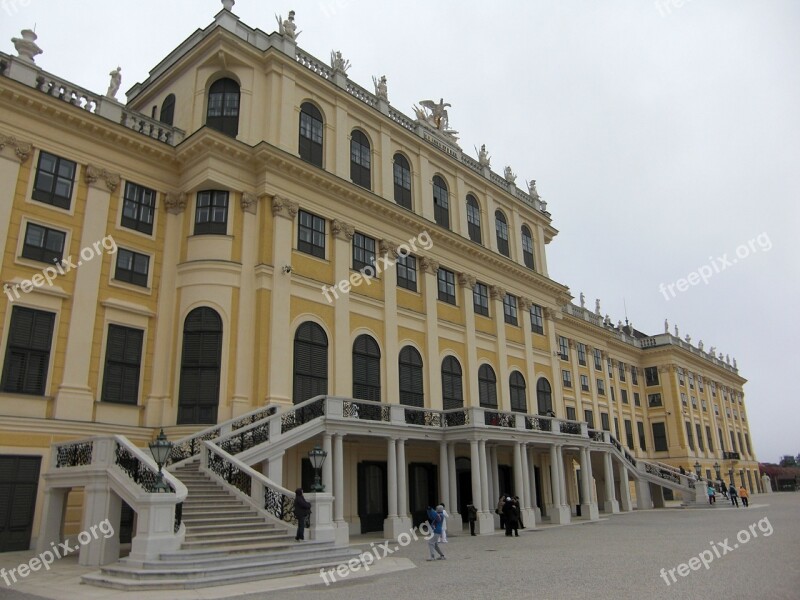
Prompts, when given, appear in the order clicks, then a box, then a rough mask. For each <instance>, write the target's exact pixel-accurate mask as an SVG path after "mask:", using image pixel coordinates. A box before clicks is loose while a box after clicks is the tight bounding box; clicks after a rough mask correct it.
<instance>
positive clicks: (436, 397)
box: [419, 256, 442, 409]
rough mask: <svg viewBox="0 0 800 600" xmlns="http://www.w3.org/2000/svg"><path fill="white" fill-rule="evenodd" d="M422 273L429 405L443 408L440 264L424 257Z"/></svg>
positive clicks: (421, 264)
mask: <svg viewBox="0 0 800 600" xmlns="http://www.w3.org/2000/svg"><path fill="white" fill-rule="evenodd" d="M419 265H420V271H421V272H422V273H423V275H422V276H423V278H424V280H425V284H424V286H423V290H422V293H423V294H424V295H425V354H426V355H427V356H426V358H425V365H426V369H425V371H426V374H427V377H426V379H427V380H428V394H429V400H428V402H427V403H426V404H428V405H429V406H430V407H431V408H438V409H441V408H442V372H441V366H440V364H439V313H438V296H439V286H438V281H437V274H438V271H439V262H438V261H436V260H433V259H432V258H428V257H427V256H423V257H422V258H421V259H420V261H419Z"/></svg>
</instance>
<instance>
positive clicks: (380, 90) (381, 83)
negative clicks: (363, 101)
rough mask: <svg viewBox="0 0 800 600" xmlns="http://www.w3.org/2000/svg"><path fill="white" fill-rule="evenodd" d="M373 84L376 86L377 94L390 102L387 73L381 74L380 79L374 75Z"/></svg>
mask: <svg viewBox="0 0 800 600" xmlns="http://www.w3.org/2000/svg"><path fill="white" fill-rule="evenodd" d="M372 84H373V85H374V86H375V95H376V96H377V97H378V98H380V99H381V100H385V101H386V102H389V87H388V86H387V85H386V75H381V77H380V79H378V78H377V77H375V76H374V75H373V76H372Z"/></svg>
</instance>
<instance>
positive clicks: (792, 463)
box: [780, 454, 800, 467]
mask: <svg viewBox="0 0 800 600" xmlns="http://www.w3.org/2000/svg"><path fill="white" fill-rule="evenodd" d="M798 459H800V456H798V457H797V458H795V457H794V456H792V455H791V454H787V455H786V456H784V457H782V458H781V462H780V465H781V466H782V467H796V466H797V465H798V462H800V461H798Z"/></svg>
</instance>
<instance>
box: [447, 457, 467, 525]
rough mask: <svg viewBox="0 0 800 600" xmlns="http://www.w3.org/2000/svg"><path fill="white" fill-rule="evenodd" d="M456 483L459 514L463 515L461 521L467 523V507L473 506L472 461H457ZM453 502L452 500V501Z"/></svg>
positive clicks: (461, 459) (462, 458) (459, 458)
mask: <svg viewBox="0 0 800 600" xmlns="http://www.w3.org/2000/svg"><path fill="white" fill-rule="evenodd" d="M456 482H457V493H458V502H457V503H456V505H457V506H458V512H459V513H461V520H462V521H464V523H466V522H467V517H468V515H467V505H468V504H472V471H471V470H470V460H469V459H468V458H465V457H462V456H460V457H458V458H457V459H456ZM451 501H452V500H451Z"/></svg>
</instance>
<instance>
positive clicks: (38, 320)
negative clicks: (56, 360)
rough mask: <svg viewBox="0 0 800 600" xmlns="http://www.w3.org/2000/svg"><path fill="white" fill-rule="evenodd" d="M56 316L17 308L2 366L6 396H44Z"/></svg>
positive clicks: (12, 319)
mask: <svg viewBox="0 0 800 600" xmlns="http://www.w3.org/2000/svg"><path fill="white" fill-rule="evenodd" d="M55 318H56V315H55V313H51V312H45V311H42V310H34V309H32V308H25V307H22V306H14V307H12V310H11V323H10V324H9V327H8V341H7V342H6V359H5V361H4V363H3V382H2V389H3V391H4V392H11V393H15V394H31V395H35V396H43V395H44V391H45V386H46V384H47V368H48V366H49V364H50V346H51V343H52V341H53V324H54V323H55Z"/></svg>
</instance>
